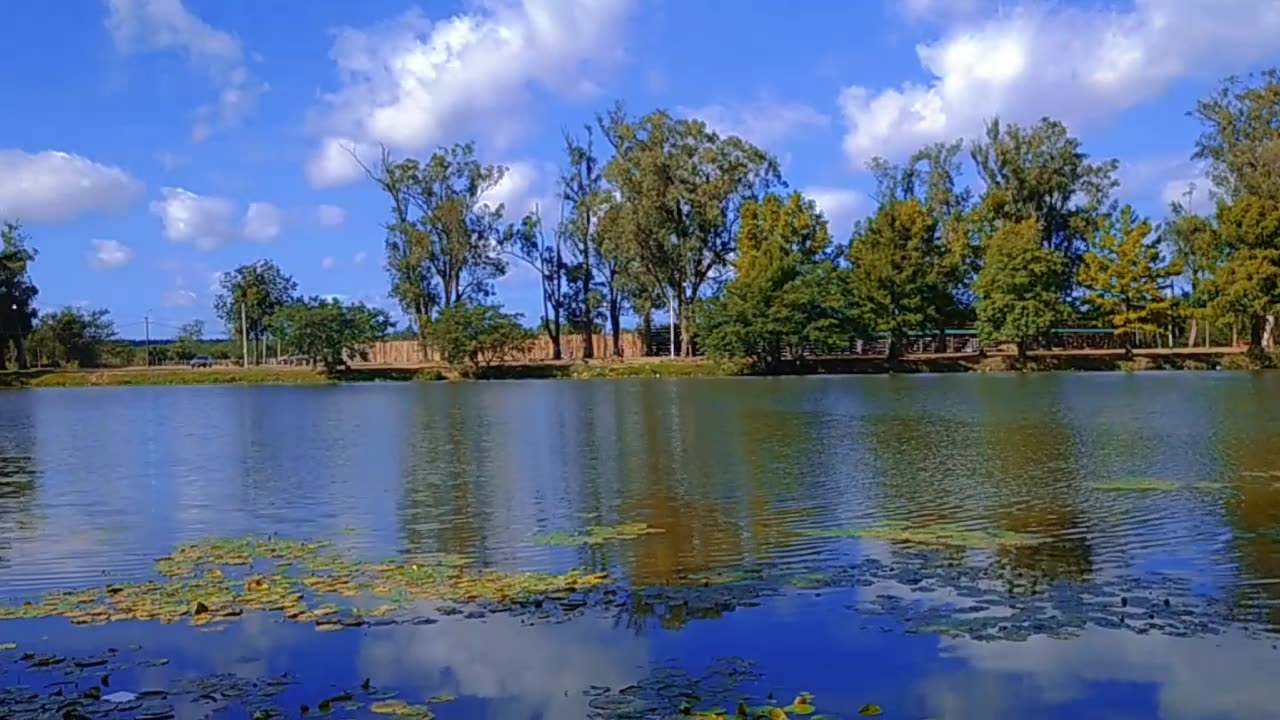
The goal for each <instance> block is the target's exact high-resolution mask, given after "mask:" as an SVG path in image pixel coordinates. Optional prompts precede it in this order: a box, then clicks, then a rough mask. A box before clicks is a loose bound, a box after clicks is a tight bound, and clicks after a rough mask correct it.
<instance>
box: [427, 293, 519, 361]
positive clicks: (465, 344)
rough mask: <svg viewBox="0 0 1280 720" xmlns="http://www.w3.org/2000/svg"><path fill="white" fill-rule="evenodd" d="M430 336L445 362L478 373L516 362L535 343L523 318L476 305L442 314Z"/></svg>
mask: <svg viewBox="0 0 1280 720" xmlns="http://www.w3.org/2000/svg"><path fill="white" fill-rule="evenodd" d="M428 332H429V334H430V335H429V337H430V340H431V342H432V343H433V344H434V345H435V346H436V347H437V348H439V349H440V354H441V356H442V357H443V358H444V361H445V362H447V363H449V364H450V365H453V366H455V367H463V366H469V367H470V369H471V370H472V371H475V372H478V371H480V370H481V369H482V368H486V367H490V366H492V365H494V364H496V363H501V362H505V361H507V360H510V359H512V358H513V357H515V356H516V355H518V354H519V353H520V352H522V351H524V350H525V349H526V348H527V347H528V345H529V342H530V341H531V340H532V339H533V333H532V332H530V331H529V330H528V329H527V328H525V327H524V326H523V325H521V324H520V316H519V315H517V314H511V313H504V312H502V310H501V309H499V308H497V307H495V306H493V305H479V304H475V303H461V304H455V305H451V306H449V307H447V308H445V309H443V310H441V311H440V314H439V316H438V317H437V318H436V319H435V321H434V322H433V323H431V325H430V326H429V329H428Z"/></svg>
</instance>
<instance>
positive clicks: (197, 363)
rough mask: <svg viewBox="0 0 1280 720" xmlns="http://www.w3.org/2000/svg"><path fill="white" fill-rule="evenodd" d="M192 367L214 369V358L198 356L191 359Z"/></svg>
mask: <svg viewBox="0 0 1280 720" xmlns="http://www.w3.org/2000/svg"><path fill="white" fill-rule="evenodd" d="M191 367H193V368H207V367H213V358H211V357H209V356H208V355H197V356H195V357H193V358H191Z"/></svg>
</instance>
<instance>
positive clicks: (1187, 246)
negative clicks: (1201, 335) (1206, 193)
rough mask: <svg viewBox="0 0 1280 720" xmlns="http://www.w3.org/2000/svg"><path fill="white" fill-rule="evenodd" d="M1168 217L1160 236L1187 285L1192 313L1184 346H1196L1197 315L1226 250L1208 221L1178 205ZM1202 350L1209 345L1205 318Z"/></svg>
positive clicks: (1206, 301) (1204, 302)
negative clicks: (1164, 240) (1167, 244)
mask: <svg viewBox="0 0 1280 720" xmlns="http://www.w3.org/2000/svg"><path fill="white" fill-rule="evenodd" d="M1169 209H1170V213H1171V217H1170V219H1169V221H1168V222H1166V223H1165V227H1164V232H1163V233H1162V235H1163V236H1164V238H1165V239H1166V240H1168V242H1169V245H1170V248H1171V249H1172V251H1173V260H1174V261H1175V262H1177V263H1178V266H1179V267H1181V268H1182V271H1183V273H1184V276H1185V278H1186V280H1187V282H1188V284H1189V285H1190V293H1189V294H1188V296H1187V297H1186V304H1187V305H1188V306H1189V307H1190V308H1191V309H1192V313H1193V314H1192V316H1191V330H1190V332H1188V333H1187V346H1188V347H1190V346H1192V345H1194V344H1195V341H1196V335H1197V321H1198V320H1199V319H1200V318H1199V317H1198V315H1200V314H1203V313H1204V311H1205V310H1206V309H1207V307H1208V303H1209V300H1210V298H1209V297H1208V288H1209V286H1210V281H1211V279H1212V278H1213V276H1214V275H1215V274H1216V273H1217V271H1218V268H1219V267H1220V266H1221V265H1222V262H1223V260H1224V258H1225V247H1224V246H1223V243H1222V239H1221V237H1220V236H1219V234H1218V229H1217V227H1216V226H1215V225H1214V222H1213V220H1212V219H1211V218H1207V217H1204V216H1203V215H1196V214H1193V213H1190V212H1187V211H1186V209H1185V206H1184V205H1182V204H1181V203H1177V202H1175V203H1172V204H1171V205H1170V208H1169ZM1205 320H1206V322H1205V346H1206V347H1207V346H1208V344H1209V324H1208V318H1207V317H1206V318H1205Z"/></svg>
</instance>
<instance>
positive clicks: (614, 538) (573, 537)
mask: <svg viewBox="0 0 1280 720" xmlns="http://www.w3.org/2000/svg"><path fill="white" fill-rule="evenodd" d="M660 532H666V531H665V530H663V529H662V528H656V527H650V526H649V525H648V524H646V523H642V522H632V523H623V524H621V525H590V526H587V527H585V528H583V529H582V530H556V531H553V532H548V533H542V534H541V535H534V536H533V538H532V542H534V543H536V544H538V545H603V544H605V543H611V542H622V541H625V540H635V539H636V538H638V537H643V536H645V535H652V534H654V533H660Z"/></svg>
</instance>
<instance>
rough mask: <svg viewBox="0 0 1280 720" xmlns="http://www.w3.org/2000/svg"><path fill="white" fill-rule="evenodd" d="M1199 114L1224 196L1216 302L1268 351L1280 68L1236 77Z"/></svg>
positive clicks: (1207, 157)
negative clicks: (1220, 265)
mask: <svg viewBox="0 0 1280 720" xmlns="http://www.w3.org/2000/svg"><path fill="white" fill-rule="evenodd" d="M1191 114H1192V116H1193V117H1195V118H1196V119H1198V120H1199V121H1200V124H1201V134H1200V137H1199V138H1198V139H1197V141H1196V150H1195V153H1194V155H1193V157H1194V158H1195V159H1198V160H1203V161H1205V162H1207V163H1208V165H1209V176H1210V178H1211V179H1212V180H1213V183H1214V186H1215V187H1216V188H1217V192H1218V193H1219V194H1220V195H1221V198H1220V201H1219V203H1218V218H1217V221H1218V223H1217V224H1218V229H1219V231H1220V233H1221V240H1222V249H1223V251H1224V253H1225V260H1224V263H1223V266H1222V267H1221V268H1220V269H1219V271H1218V272H1217V273H1216V275H1215V277H1214V280H1213V283H1212V288H1213V291H1214V293H1215V297H1214V299H1213V300H1212V302H1211V307H1213V308H1215V309H1217V310H1219V311H1224V312H1229V313H1231V315H1232V316H1233V317H1234V318H1235V319H1237V320H1242V321H1244V322H1245V324H1246V325H1247V326H1248V328H1249V350H1250V352H1251V353H1253V354H1257V353H1260V352H1262V350H1263V349H1264V347H1265V346H1267V345H1269V344H1270V342H1269V340H1270V338H1269V337H1268V336H1269V334H1270V331H1271V330H1272V329H1273V326H1274V318H1275V313H1276V312H1277V308H1278V307H1280V302H1278V301H1280V297H1277V296H1276V295H1275V294H1274V293H1273V292H1272V283H1273V280H1274V278H1275V277H1276V276H1277V275H1280V266H1278V265H1277V263H1278V262H1280V252H1278V251H1280V238H1277V236H1276V217H1275V216H1276V213H1277V208H1280V70H1277V69H1271V70H1267V71H1265V72H1262V73H1259V74H1255V75H1251V76H1248V77H1245V78H1240V77H1231V78H1227V80H1226V81H1224V82H1223V83H1222V85H1221V86H1220V87H1219V88H1218V90H1217V91H1216V92H1215V93H1214V94H1212V95H1210V96H1209V97H1207V98H1205V99H1203V100H1201V101H1200V102H1199V103H1197V105H1196V108H1195V110H1193V111H1192V113H1191Z"/></svg>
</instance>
